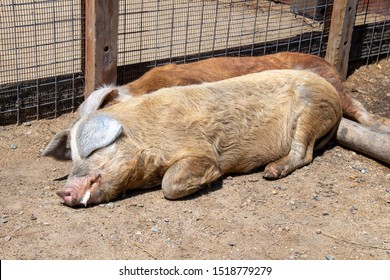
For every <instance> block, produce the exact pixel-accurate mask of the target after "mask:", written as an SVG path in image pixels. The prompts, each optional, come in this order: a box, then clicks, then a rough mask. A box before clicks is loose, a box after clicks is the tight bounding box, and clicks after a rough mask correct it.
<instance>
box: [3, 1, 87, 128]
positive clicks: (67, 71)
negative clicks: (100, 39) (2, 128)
mask: <svg viewBox="0 0 390 280" xmlns="http://www.w3.org/2000/svg"><path fill="white" fill-rule="evenodd" d="M0 14H1V17H0V22H1V23H0V41H1V46H2V48H1V50H0V62H1V63H0V122H1V124H9V123H20V122H22V121H26V120H30V119H36V118H37V117H39V118H42V117H55V116H57V115H59V114H60V113H61V112H67V111H69V110H72V109H74V108H75V107H76V106H77V104H78V103H80V101H82V97H83V74H82V72H83V71H82V67H83V66H82V61H83V54H82V46H83V37H84V36H83V32H84V31H83V20H84V19H83V8H82V2H81V1H80V0H74V1H69V0H57V1H43V0H2V2H1V5H0Z"/></svg>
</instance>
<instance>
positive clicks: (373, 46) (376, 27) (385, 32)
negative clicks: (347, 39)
mask: <svg viewBox="0 0 390 280" xmlns="http://www.w3.org/2000/svg"><path fill="white" fill-rule="evenodd" d="M352 45H353V48H352V49H351V54H350V58H349V61H350V65H349V68H350V71H353V69H355V68H357V67H358V66H360V65H367V64H369V63H375V62H378V61H379V60H380V59H381V58H383V57H387V58H388V57H389V56H390V1H388V0H360V1H359V5H358V10H357V15H356V24H355V28H354V34H353V38H352Z"/></svg>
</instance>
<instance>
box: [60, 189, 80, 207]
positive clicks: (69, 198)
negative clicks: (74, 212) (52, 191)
mask: <svg viewBox="0 0 390 280" xmlns="http://www.w3.org/2000/svg"><path fill="white" fill-rule="evenodd" d="M57 195H58V196H59V197H61V198H62V199H63V200H64V203H65V204H66V205H68V206H71V207H73V206H77V204H78V194H77V192H76V191H75V190H73V189H69V188H67V189H65V190H62V191H58V192H57Z"/></svg>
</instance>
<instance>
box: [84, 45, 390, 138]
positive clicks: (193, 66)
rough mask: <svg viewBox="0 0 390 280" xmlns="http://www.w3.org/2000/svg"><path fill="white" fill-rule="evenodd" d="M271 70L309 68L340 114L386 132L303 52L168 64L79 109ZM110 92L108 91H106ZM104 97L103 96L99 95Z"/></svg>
mask: <svg viewBox="0 0 390 280" xmlns="http://www.w3.org/2000/svg"><path fill="white" fill-rule="evenodd" d="M272 69H296V70H308V71H312V72H314V73H316V74H318V75H320V76H322V77H323V78H325V79H326V80H327V81H328V82H329V83H331V84H332V85H333V86H334V87H335V88H336V90H337V92H338V94H339V95H340V99H341V106H342V109H343V115H344V116H345V117H347V118H349V119H352V120H354V121H357V122H359V123H361V124H363V125H365V126H368V127H371V128H374V129H376V130H378V131H381V132H385V133H389V132H390V120H389V119H386V118H383V117H381V116H377V115H374V114H371V113H369V112H367V110H366V109H365V108H364V106H363V105H362V104H361V103H360V102H359V101H357V100H356V99H353V98H352V97H351V96H349V95H347V94H345V92H344V91H343V83H342V80H341V79H340V76H339V74H338V72H337V70H336V69H335V68H334V67H333V66H332V65H330V64H329V63H327V62H326V61H325V60H324V59H322V58H320V57H318V56H314V55H309V54H302V53H294V52H281V53H277V54H271V55H265V56H259V57H218V58H210V59H206V60H201V61H198V62H193V63H188V64H181V65H176V64H168V65H164V66H160V67H156V68H153V69H151V70H150V71H148V72H146V73H145V74H144V75H143V76H142V77H140V78H139V79H137V80H135V81H133V82H131V83H128V84H126V85H124V86H119V87H115V88H117V89H118V91H117V92H115V94H113V93H112V87H106V88H101V89H99V90H97V91H95V92H93V93H92V94H91V95H90V97H89V98H87V99H86V100H85V102H84V103H83V104H82V105H81V110H80V111H81V112H82V114H83V113H88V112H91V111H95V110H97V109H99V108H100V107H105V106H109V105H112V104H115V103H118V102H121V101H124V100H127V99H129V98H131V97H132V96H138V95H142V94H146V93H150V92H153V91H155V90H158V89H160V88H165V87H172V86H178V85H190V84H200V83H203V82H214V81H219V80H223V79H228V78H232V77H237V76H241V75H245V74H249V73H255V72H261V71H264V70H272ZM108 93H111V94H108ZM102 96H104V98H101V97H102Z"/></svg>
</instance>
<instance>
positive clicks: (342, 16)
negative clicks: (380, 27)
mask: <svg viewBox="0 0 390 280" xmlns="http://www.w3.org/2000/svg"><path fill="white" fill-rule="evenodd" d="M358 2H359V1H358V0H338V1H334V3H333V12H332V21H331V25H330V31H329V39H328V47H327V49H326V55H325V59H326V60H327V61H328V62H329V63H330V64H332V65H334V66H335V67H336V68H337V70H338V71H339V73H340V76H341V77H342V78H343V79H346V77H347V70H348V60H349V51H350V48H351V39H352V31H353V27H354V25H355V18H356V10H357V5H358Z"/></svg>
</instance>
